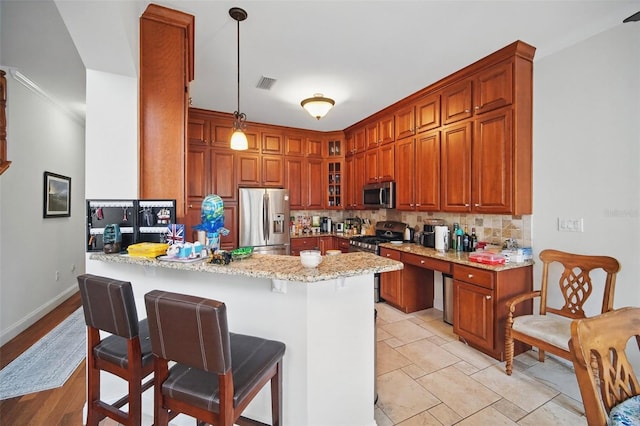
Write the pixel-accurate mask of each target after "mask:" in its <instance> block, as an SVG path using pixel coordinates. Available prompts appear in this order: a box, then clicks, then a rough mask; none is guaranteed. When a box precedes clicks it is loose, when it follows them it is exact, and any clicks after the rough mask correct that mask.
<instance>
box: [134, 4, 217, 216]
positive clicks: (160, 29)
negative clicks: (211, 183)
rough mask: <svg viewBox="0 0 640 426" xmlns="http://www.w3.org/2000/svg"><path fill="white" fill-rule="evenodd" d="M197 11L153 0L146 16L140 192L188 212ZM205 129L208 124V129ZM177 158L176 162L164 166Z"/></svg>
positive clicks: (142, 38)
mask: <svg viewBox="0 0 640 426" xmlns="http://www.w3.org/2000/svg"><path fill="white" fill-rule="evenodd" d="M193 34H194V17H193V15H189V14H186V13H183V12H179V11H177V10H173V9H169V8H166V7H162V6H158V5H155V4H150V5H148V6H147V9H146V10H145V11H144V13H143V14H142V16H141V17H140V80H139V81H140V83H139V84H140V90H139V109H140V114H139V116H140V142H139V197H140V198H151V199H154V198H155V199H175V200H176V216H177V218H178V220H182V218H184V216H185V215H186V207H187V205H186V201H187V200H186V197H187V194H186V182H185V179H186V177H187V128H188V126H187V109H188V97H189V82H190V81H192V80H193V70H194V67H193V52H194V50H193V49H194V39H193ZM202 130H203V131H204V129H202ZM167 158H171V160H172V161H171V164H172V166H171V167H159V166H158V165H160V164H164V163H166V161H167Z"/></svg>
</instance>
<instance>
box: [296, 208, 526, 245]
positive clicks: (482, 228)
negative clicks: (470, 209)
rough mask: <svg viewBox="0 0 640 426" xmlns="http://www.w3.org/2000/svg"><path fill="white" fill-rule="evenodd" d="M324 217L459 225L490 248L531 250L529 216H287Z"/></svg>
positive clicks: (334, 213) (387, 213)
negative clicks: (507, 244)
mask: <svg viewBox="0 0 640 426" xmlns="http://www.w3.org/2000/svg"><path fill="white" fill-rule="evenodd" d="M312 215H319V216H328V217H330V218H331V220H332V221H333V222H334V223H335V222H340V221H343V220H344V219H345V218H347V217H356V216H357V217H359V218H362V219H370V220H371V221H372V222H374V223H375V222H377V221H379V220H396V221H399V222H405V223H407V224H409V225H410V226H413V227H414V229H415V230H416V231H422V229H423V224H424V222H425V221H426V220H428V219H443V220H444V221H445V223H446V225H447V226H449V227H450V228H451V227H453V224H454V223H458V224H460V226H461V227H462V229H466V230H467V231H468V232H469V233H471V228H475V229H476V235H477V237H478V241H486V242H488V243H491V244H497V245H502V244H503V243H504V241H505V240H507V239H509V238H510V239H513V240H515V241H516V242H517V243H518V246H519V247H532V245H533V241H532V233H533V229H532V216H531V215H522V216H511V215H490V214H484V215H482V214H458V213H429V212H418V213H415V212H405V211H398V210H394V209H380V210H356V211H354V210H351V211H350V210H347V211H338V210H331V211H327V210H325V211H308V210H301V211H292V212H291V216H296V217H297V216H312Z"/></svg>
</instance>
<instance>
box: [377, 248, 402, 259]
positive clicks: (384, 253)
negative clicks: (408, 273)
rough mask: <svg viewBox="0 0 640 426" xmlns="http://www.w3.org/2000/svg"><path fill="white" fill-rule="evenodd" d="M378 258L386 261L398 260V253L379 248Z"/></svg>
mask: <svg viewBox="0 0 640 426" xmlns="http://www.w3.org/2000/svg"><path fill="white" fill-rule="evenodd" d="M380 256H382V257H386V258H387V259H393V260H400V252H399V251H398V250H389V249H386V248H384V247H380Z"/></svg>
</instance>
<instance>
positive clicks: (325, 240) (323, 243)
mask: <svg viewBox="0 0 640 426" xmlns="http://www.w3.org/2000/svg"><path fill="white" fill-rule="evenodd" d="M318 245H319V247H320V254H322V255H323V256H324V255H325V254H327V250H333V249H334V242H333V237H331V236H325V237H318Z"/></svg>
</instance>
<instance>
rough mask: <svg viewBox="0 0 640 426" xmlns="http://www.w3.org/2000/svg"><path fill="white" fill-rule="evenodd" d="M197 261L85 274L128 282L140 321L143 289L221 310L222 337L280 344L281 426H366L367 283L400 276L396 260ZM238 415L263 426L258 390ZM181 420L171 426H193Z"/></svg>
mask: <svg viewBox="0 0 640 426" xmlns="http://www.w3.org/2000/svg"><path fill="white" fill-rule="evenodd" d="M205 262H206V261H199V262H194V263H179V262H166V261H160V260H156V259H146V258H135V257H129V256H127V255H117V254H116V255H107V254H97V253H94V254H88V258H87V270H90V271H91V273H93V274H97V275H104V276H108V277H113V278H116V279H121V280H127V281H130V282H131V283H132V286H133V291H134V295H135V298H136V305H137V308H138V314H139V316H140V317H142V318H144V317H146V312H145V311H144V302H143V297H144V294H145V293H147V292H149V291H151V290H153V289H160V290H168V291H174V292H179V293H185V294H193V295H197V296H203V297H208V298H212V299H216V300H220V301H223V302H225V303H226V305H227V309H228V311H227V312H228V319H229V328H230V330H231V331H233V332H237V333H244V334H251V335H256V336H260V337H264V338H268V339H274V340H279V341H282V342H284V343H285V344H286V345H287V349H286V353H285V357H284V363H283V368H284V374H283V398H284V404H283V406H284V407H283V408H284V411H283V415H282V416H283V424H284V425H363V426H364V425H374V424H375V420H374V414H373V413H374V393H375V392H374V374H375V371H374V366H375V361H374V345H375V338H374V298H373V277H374V274H375V273H379V272H388V271H394V270H400V269H402V267H403V265H402V263H401V262H397V261H394V260H391V259H385V258H383V257H379V256H375V255H373V254H369V253H345V254H341V255H338V256H326V257H324V258H323V261H322V263H321V264H320V265H319V266H318V267H317V268H311V269H307V268H304V267H303V266H302V265H301V263H300V259H299V258H298V257H293V256H280V255H261V254H254V255H252V256H251V257H249V258H247V259H243V260H240V261H233V262H231V263H230V264H229V265H213V264H209V263H205ZM104 383H105V385H104V386H103V390H102V393H103V396H104V397H105V398H108V396H109V395H110V394H111V393H112V392H113V395H114V396H115V395H116V394H117V392H119V391H121V390H123V389H124V384H123V383H120V382H116V380H115V379H111V378H109V380H107V381H105V382H104ZM120 386H121V387H120ZM143 413H144V414H145V418H144V419H143V422H144V424H151V423H152V421H153V419H152V415H153V393H152V392H146V393H145V395H144V396H143ZM246 414H247V415H248V416H249V417H251V418H254V419H256V420H259V421H262V422H266V423H269V422H270V418H271V417H270V415H271V409H270V399H269V390H268V386H267V387H266V388H265V389H264V390H262V391H261V392H260V394H259V395H258V396H257V398H256V399H255V400H254V401H253V402H252V403H251V405H250V406H249V407H248V409H247V411H246ZM147 416H148V417H147ZM181 417H183V416H179V417H177V418H176V419H174V420H173V421H172V424H175V425H181V424H193V419H191V418H182V419H181Z"/></svg>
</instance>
